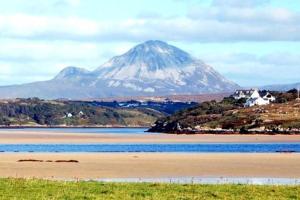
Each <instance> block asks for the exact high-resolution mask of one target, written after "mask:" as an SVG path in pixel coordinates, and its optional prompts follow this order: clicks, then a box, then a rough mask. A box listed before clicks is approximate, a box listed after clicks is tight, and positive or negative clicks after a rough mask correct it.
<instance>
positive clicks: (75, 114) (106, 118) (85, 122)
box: [0, 98, 164, 127]
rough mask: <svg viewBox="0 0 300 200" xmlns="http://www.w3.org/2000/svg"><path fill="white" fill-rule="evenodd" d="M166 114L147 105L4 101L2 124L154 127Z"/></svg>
mask: <svg viewBox="0 0 300 200" xmlns="http://www.w3.org/2000/svg"><path fill="white" fill-rule="evenodd" d="M163 116H164V114H163V113H161V112H159V111H157V110H154V109H150V108H147V107H132V108H122V107H117V108H112V107H105V106H101V105H93V104H91V103H87V102H71V101H45V100H40V99H36V98H34V99H16V100H9V101H4V100H2V101H0V126H92V127H96V126H131V127H135V126H147V127H148V126H150V125H151V124H153V122H154V121H155V120H157V119H158V118H161V117H163Z"/></svg>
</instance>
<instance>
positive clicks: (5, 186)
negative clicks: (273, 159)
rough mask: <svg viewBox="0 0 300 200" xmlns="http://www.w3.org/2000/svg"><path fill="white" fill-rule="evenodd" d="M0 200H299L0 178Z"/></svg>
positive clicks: (254, 191) (239, 191)
mask: <svg viewBox="0 0 300 200" xmlns="http://www.w3.org/2000/svg"><path fill="white" fill-rule="evenodd" d="M0 199H16V200H23V199H30V200H35V199H38V200H43V199H47V200H48V199H65V200H71V199H76V200H77V199H103V200H109V199H118V200H127V199H147V200H150V199H153V200H169V199H171V200H188V199H199V200H200V199H201V200H202V199H241V200H242V199H253V200H254V199H259V200H260V199H263V200H264V199H270V200H271V199H272V200H273V199H275V200H280V199H300V186H254V185H191V184H187V185H177V184H142V183H140V184H138V183H99V182H59V181H46V180H25V179H0Z"/></svg>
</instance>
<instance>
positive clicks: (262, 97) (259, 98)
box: [232, 89, 276, 107]
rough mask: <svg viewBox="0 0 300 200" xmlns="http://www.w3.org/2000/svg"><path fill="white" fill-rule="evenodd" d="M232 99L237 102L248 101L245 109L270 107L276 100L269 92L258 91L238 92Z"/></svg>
mask: <svg viewBox="0 0 300 200" xmlns="http://www.w3.org/2000/svg"><path fill="white" fill-rule="evenodd" d="M232 97H233V98H234V99H236V100H238V99H247V101H246V103H245V104H244V106H245V107H252V106H262V105H268V104H270V103H271V102H274V101H275V100H276V98H275V97H274V96H273V95H272V94H270V93H269V92H264V93H261V94H260V92H259V91H258V89H250V90H237V91H236V92H235V93H234V94H233V95H232Z"/></svg>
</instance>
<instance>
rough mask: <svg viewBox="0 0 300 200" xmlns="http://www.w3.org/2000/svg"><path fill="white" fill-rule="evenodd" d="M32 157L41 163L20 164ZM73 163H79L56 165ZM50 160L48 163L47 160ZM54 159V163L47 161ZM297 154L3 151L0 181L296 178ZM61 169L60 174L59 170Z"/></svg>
mask: <svg viewBox="0 0 300 200" xmlns="http://www.w3.org/2000/svg"><path fill="white" fill-rule="evenodd" d="M21 159H23V160H26V159H36V160H43V161H45V162H18V160H21ZM57 160H75V161H78V162H70V163H68V162H66V163H63V162H55V161H57ZM46 161H48V162H46ZM49 161H52V162H49ZM299 166H300V154H299V153H294V154H275V153H271V154H264V153H262V154H255V153H253V154H251V153H231V154H224V153H210V154H199V153H193V154H185V153H181V154H173V153H122V154H116V153H77V154H72V153H34V154H33V153H18V154H14V153H5V154H0V177H1V178H8V177H12V178H40V179H76V180H87V179H128V178H129V179H130V178H139V179H162V178H170V177H171V178H172V177H173V178H175V177H177V178H178V177H206V178H214V177H227V178H236V177H243V178H245V179H247V178H253V177H256V178H266V177H272V178H286V179H300V171H299ZM62 168H63V169H64V170H61V169H62Z"/></svg>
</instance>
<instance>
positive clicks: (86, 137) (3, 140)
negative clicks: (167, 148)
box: [0, 130, 300, 144]
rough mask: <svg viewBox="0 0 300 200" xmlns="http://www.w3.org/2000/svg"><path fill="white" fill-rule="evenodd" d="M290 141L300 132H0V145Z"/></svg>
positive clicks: (298, 138) (298, 140)
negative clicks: (230, 133)
mask: <svg viewBox="0 0 300 200" xmlns="http://www.w3.org/2000/svg"><path fill="white" fill-rule="evenodd" d="M275 142H280V143H290V142H300V135H213V134H201V135H173V134H151V133H149V134H104V133H103V134H90V133H58V132H46V131H45V132H34V131H3V130H2V131H0V144H42V143H44V144H51V143H52V144H53V143H55V144H66V143H68V144H72V143H73V144H74V143H78V144H83V143H88V144H93V143H110V144H112V143H118V144H119V143H275Z"/></svg>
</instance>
